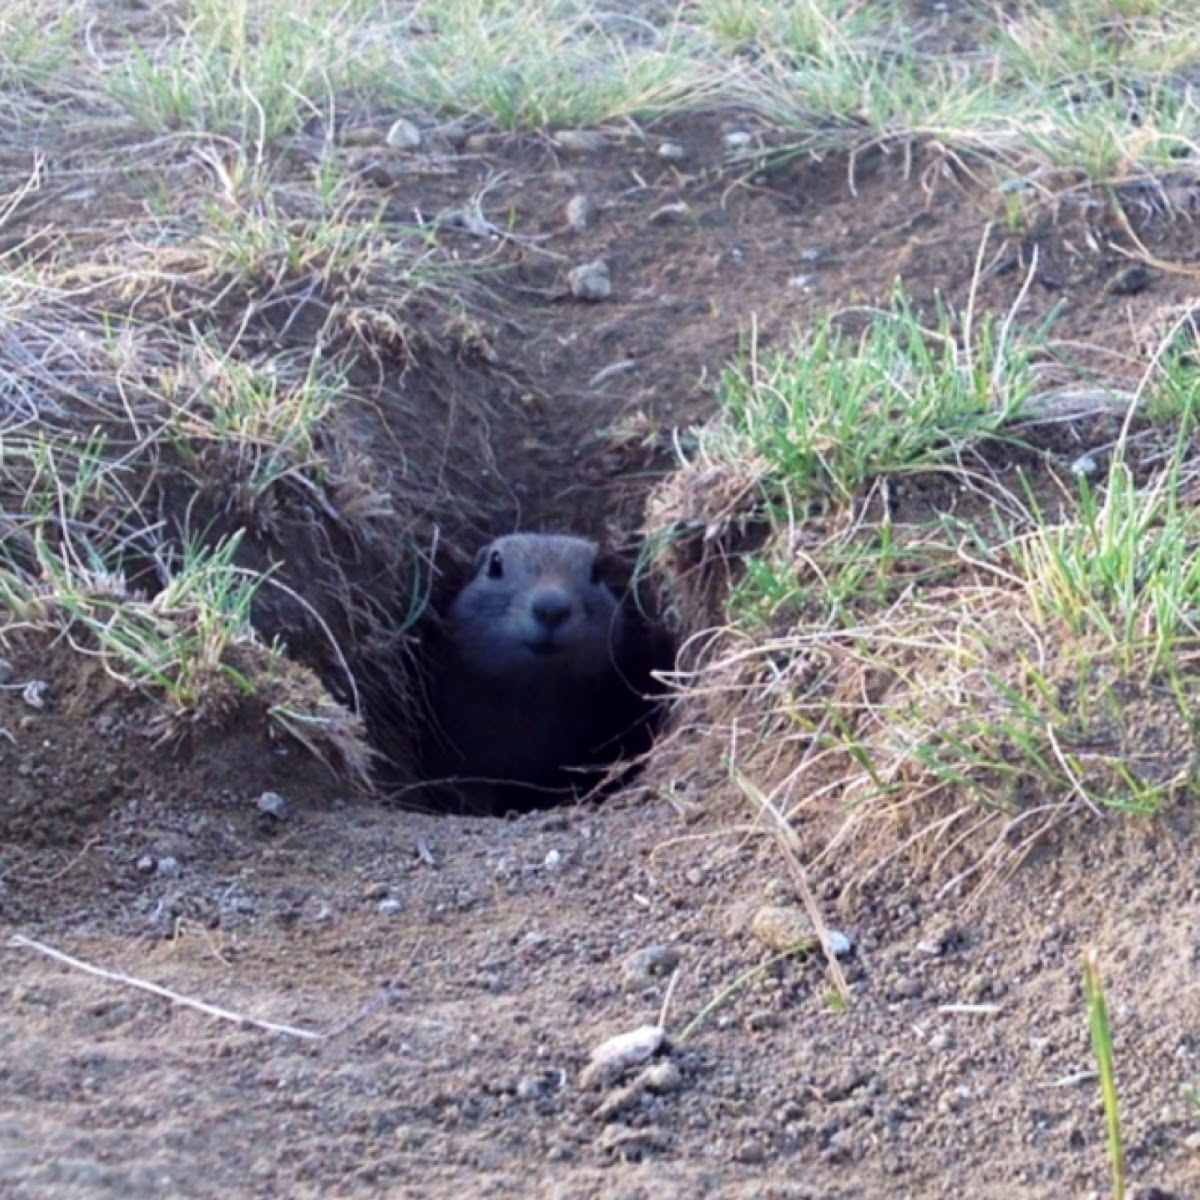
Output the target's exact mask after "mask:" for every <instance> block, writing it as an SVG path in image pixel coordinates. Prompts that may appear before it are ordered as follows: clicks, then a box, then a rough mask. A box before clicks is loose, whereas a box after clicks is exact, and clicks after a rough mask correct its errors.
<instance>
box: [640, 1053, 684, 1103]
mask: <svg viewBox="0 0 1200 1200" xmlns="http://www.w3.org/2000/svg"><path fill="white" fill-rule="evenodd" d="M634 1083H637V1084H640V1085H641V1086H642V1087H643V1088H644V1089H645V1090H646V1091H648V1092H654V1093H656V1094H657V1095H660V1096H665V1095H666V1094H667V1093H668V1092H677V1091H679V1089H680V1088H681V1087H683V1072H682V1071H681V1070H680V1069H679V1068H678V1067H677V1066H676V1065H675V1064H674V1063H673V1062H672V1061H671V1060H670V1059H669V1058H667V1059H664V1060H663V1061H662V1062H656V1063H651V1064H650V1065H649V1066H648V1067H647V1068H646V1069H645V1070H644V1071H642V1072H641V1074H640V1075H638V1077H637V1079H635V1080H634Z"/></svg>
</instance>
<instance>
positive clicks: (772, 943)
mask: <svg viewBox="0 0 1200 1200" xmlns="http://www.w3.org/2000/svg"><path fill="white" fill-rule="evenodd" d="M750 929H751V931H752V932H753V934H754V936H755V937H756V938H758V940H759V941H760V942H762V944H763V945H764V946H766V947H767V948H768V949H770V950H775V951H777V952H778V953H780V954H783V953H785V952H786V951H789V950H815V949H816V948H817V946H818V944H819V943H818V940H817V935H816V933H815V932H814V931H813V927H812V922H810V921H809V919H808V916H807V915H806V914H805V912H804V910H803V909H800V908H793V907H790V906H786V905H782V904H764V905H763V906H762V908H760V909H759V910H758V912H756V913H755V914H754V917H753V919H752V920H751V922H750Z"/></svg>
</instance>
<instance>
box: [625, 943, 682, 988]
mask: <svg viewBox="0 0 1200 1200" xmlns="http://www.w3.org/2000/svg"><path fill="white" fill-rule="evenodd" d="M679 958H680V954H679V950H678V949H677V948H676V947H674V946H647V947H646V948H645V949H643V950H635V951H634V952H633V953H632V954H631V955H629V957H628V958H626V959H625V961H624V962H623V963H622V964H621V978H622V980H623V981H624V983H625V986H626V987H634V988H645V987H649V986H650V985H651V984H653V983H654V982H655V981H657V980H659V979H663V978H666V977H667V976H669V975H670V974H671V972H672V971H674V970H675V968H676V967H677V966H678V965H679Z"/></svg>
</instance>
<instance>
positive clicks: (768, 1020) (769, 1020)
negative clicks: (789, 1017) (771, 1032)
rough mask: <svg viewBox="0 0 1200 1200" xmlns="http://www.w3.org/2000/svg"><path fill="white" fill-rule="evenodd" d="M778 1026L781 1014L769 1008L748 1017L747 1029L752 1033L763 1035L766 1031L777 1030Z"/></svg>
mask: <svg viewBox="0 0 1200 1200" xmlns="http://www.w3.org/2000/svg"><path fill="white" fill-rule="evenodd" d="M778 1024H779V1014H778V1013H777V1012H772V1011H771V1010H770V1009H769V1008H758V1009H755V1010H754V1012H752V1013H748V1014H747V1015H746V1028H747V1029H749V1030H750V1032H751V1033H762V1032H763V1031H764V1030H767V1029H774V1028H776V1027H777V1026H778Z"/></svg>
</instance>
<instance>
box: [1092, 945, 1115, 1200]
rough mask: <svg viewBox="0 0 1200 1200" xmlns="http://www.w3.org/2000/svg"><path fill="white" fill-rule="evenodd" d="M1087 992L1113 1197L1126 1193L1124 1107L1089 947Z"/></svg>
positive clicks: (1100, 985) (1104, 1004) (1109, 1028)
mask: <svg viewBox="0 0 1200 1200" xmlns="http://www.w3.org/2000/svg"><path fill="white" fill-rule="evenodd" d="M1083 994H1084V1000H1085V1002H1086V1004H1087V1014H1088V1030H1089V1031H1090V1033H1091V1037H1092V1053H1093V1054H1095V1056H1096V1066H1097V1069H1098V1071H1099V1073H1100V1094H1101V1095H1102V1096H1103V1098H1104V1126H1105V1133H1106V1135H1107V1141H1108V1159H1109V1167H1110V1174H1111V1177H1112V1197H1113V1200H1124V1197H1125V1150H1124V1146H1123V1144H1122V1141H1121V1110H1120V1103H1119V1101H1118V1098H1117V1076H1116V1069H1115V1067H1114V1066H1113V1039H1112V1026H1111V1024H1110V1022H1109V1019H1108V1003H1107V1001H1106V1000H1105V997H1104V984H1103V982H1102V981H1101V979H1100V967H1099V964H1098V963H1097V961H1096V954H1095V951H1093V950H1088V951H1087V953H1086V954H1085V955H1084V959H1083Z"/></svg>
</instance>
